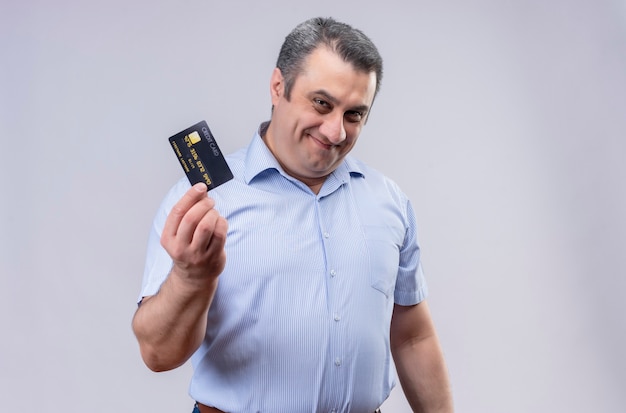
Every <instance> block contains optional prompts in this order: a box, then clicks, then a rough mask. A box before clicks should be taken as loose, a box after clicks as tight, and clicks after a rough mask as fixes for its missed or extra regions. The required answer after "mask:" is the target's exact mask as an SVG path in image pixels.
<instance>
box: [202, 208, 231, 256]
mask: <svg viewBox="0 0 626 413" xmlns="http://www.w3.org/2000/svg"><path fill="white" fill-rule="evenodd" d="M227 234H228V221H226V219H225V218H224V217H222V216H218V218H217V221H216V222H215V227H214V230H213V234H212V236H211V240H210V242H209V245H208V248H207V252H208V253H209V254H219V253H220V252H221V251H223V250H224V246H225V245H226V236H227Z"/></svg>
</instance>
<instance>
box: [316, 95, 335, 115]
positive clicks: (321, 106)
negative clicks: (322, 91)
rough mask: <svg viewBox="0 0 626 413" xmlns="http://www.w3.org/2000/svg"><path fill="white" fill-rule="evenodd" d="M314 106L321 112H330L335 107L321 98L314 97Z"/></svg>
mask: <svg viewBox="0 0 626 413" xmlns="http://www.w3.org/2000/svg"><path fill="white" fill-rule="evenodd" d="M313 106H315V109H316V110H317V111H318V112H320V113H328V112H330V111H331V110H332V109H333V108H332V106H331V105H330V103H328V102H327V101H325V100H323V99H320V98H313Z"/></svg>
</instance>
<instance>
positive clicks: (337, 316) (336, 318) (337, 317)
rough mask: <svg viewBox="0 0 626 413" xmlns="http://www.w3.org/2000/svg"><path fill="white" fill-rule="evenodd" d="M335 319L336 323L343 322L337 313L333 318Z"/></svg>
mask: <svg viewBox="0 0 626 413" xmlns="http://www.w3.org/2000/svg"><path fill="white" fill-rule="evenodd" d="M333 318H334V319H335V321H339V320H341V317H339V314H336V313H335V317H333Z"/></svg>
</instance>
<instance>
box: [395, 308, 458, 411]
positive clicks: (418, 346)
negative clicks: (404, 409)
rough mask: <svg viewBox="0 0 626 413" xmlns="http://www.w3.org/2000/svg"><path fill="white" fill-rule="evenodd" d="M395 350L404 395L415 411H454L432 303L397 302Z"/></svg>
mask: <svg viewBox="0 0 626 413" xmlns="http://www.w3.org/2000/svg"><path fill="white" fill-rule="evenodd" d="M391 352H392V354H393V358H394V361H395V364H396V370H397V371H398V377H399V378H400V383H401V385H402V389H403V390H404V395H405V396H406V398H407V400H408V402H409V404H410V406H411V408H412V409H413V411H414V412H420V413H426V412H428V413H431V412H432V413H434V412H437V413H451V412H453V406H452V393H451V390H450V383H449V379H448V373H447V369H446V365H445V361H444V358H443V353H442V350H441V347H440V345H439V339H438V337H437V333H436V332H435V327H434V325H433V321H432V319H431V316H430V311H429V309H428V304H427V303H426V302H425V301H423V302H421V303H419V304H417V305H414V306H407V307H405V306H400V305H395V307H394V310H393V316H392V319H391Z"/></svg>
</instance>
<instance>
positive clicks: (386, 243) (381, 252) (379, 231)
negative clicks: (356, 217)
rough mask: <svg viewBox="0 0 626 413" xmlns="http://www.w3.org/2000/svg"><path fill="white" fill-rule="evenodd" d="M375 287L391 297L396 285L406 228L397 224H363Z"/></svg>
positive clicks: (370, 270)
mask: <svg viewBox="0 0 626 413" xmlns="http://www.w3.org/2000/svg"><path fill="white" fill-rule="evenodd" d="M361 228H362V230H363V235H364V238H365V245H366V248H367V255H368V260H369V262H368V269H369V277H370V282H371V285H372V287H373V288H375V289H377V290H378V291H380V292H382V293H383V294H385V296H387V297H389V296H390V295H392V294H393V291H394V289H395V286H396V277H397V274H398V265H399V263H400V248H401V246H402V243H403V241H404V228H401V227H398V226H395V225H362V226H361Z"/></svg>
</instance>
